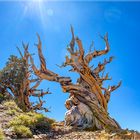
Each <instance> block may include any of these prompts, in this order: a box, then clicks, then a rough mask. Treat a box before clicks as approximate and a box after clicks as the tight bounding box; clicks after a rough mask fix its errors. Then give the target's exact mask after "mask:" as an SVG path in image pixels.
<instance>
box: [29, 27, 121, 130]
mask: <svg viewBox="0 0 140 140" xmlns="http://www.w3.org/2000/svg"><path fill="white" fill-rule="evenodd" d="M71 32H72V39H71V42H70V44H69V45H68V47H67V50H68V52H69V54H70V55H69V56H66V61H65V62H64V63H63V64H62V66H60V67H66V66H71V67H72V69H71V70H70V71H73V72H77V73H78V74H79V78H78V79H77V83H76V84H74V83H72V80H71V78H70V77H63V76H59V75H58V74H56V73H54V72H52V71H50V70H49V69H48V68H47V66H46V61H45V58H44V56H43V53H42V44H41V40H40V37H39V35H38V44H37V48H38V55H39V59H40V69H38V68H37V67H36V66H35V64H34V60H33V57H32V56H31V55H30V60H31V64H32V69H33V70H34V73H35V74H36V75H37V76H38V77H39V78H40V79H46V80H49V81H55V82H58V83H60V84H61V87H62V89H63V92H68V93H69V94H70V96H69V98H68V99H67V100H66V103H65V106H66V108H67V109H68V111H67V112H66V114H65V124H66V125H71V126H74V127H77V128H81V129H95V130H96V129H108V130H114V129H120V126H119V124H118V123H117V122H116V121H115V120H114V119H113V118H111V117H110V116H109V113H108V102H109V100H110V95H111V92H112V91H114V90H115V89H117V88H118V87H119V86H120V85H121V82H119V83H118V85H116V86H108V87H107V88H106V87H104V86H103V82H104V81H106V80H111V79H110V78H109V76H108V74H106V75H105V76H104V74H101V72H103V71H104V69H105V65H106V64H108V63H110V62H111V61H112V59H113V57H110V58H109V59H105V60H104V61H103V62H102V63H99V64H98V66H97V67H92V66H90V65H89V64H90V62H91V61H92V59H93V58H96V57H98V56H102V55H104V54H106V53H108V52H109V50H110V46H109V43H108V35H107V34H106V35H105V36H104V37H102V39H103V40H104V41H105V45H106V47H105V50H100V51H97V50H95V49H94V51H93V52H92V51H90V52H89V53H88V54H85V51H84V48H83V45H82V41H81V40H80V39H79V38H78V37H75V35H74V31H73V28H72V27H71ZM76 46H77V47H78V49H76Z"/></svg>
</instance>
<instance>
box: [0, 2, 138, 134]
mask: <svg viewBox="0 0 140 140" xmlns="http://www.w3.org/2000/svg"><path fill="white" fill-rule="evenodd" d="M71 24H72V25H73V27H74V30H75V34H76V35H78V37H79V38H80V39H81V40H82V41H83V45H84V48H85V50H86V51H88V49H89V46H90V44H91V42H92V40H93V41H94V44H95V48H96V49H103V48H104V42H103V40H102V39H101V38H100V37H99V34H101V35H104V34H105V33H106V32H108V33H109V42H110V46H111V51H110V52H109V54H107V55H106V57H107V58H108V57H109V56H112V55H113V56H115V59H114V61H113V62H112V63H111V64H109V65H107V67H106V72H109V73H110V76H112V77H113V80H112V82H108V83H107V84H116V83H117V82H119V80H122V81H123V84H122V86H121V87H120V88H119V89H118V90H116V91H115V92H113V93H112V96H111V101H110V103H109V113H110V115H111V116H112V117H113V118H115V119H116V120H117V121H118V122H119V123H120V125H121V126H122V127H123V128H129V129H134V130H139V131H140V119H139V117H140V89H139V84H140V82H139V79H140V74H139V72H140V65H139V60H140V46H139V40H140V2H84V1H83V2H80V1H77V2H75V1H72V2H70V1H69V2H68V1H67V2H64V1H63V2H62V1H61V2H60V1H53V2H51V1H45V2H43V1H42V2H41V3H38V2H35V1H22V2H18V1H15V2H8V1H7V2H6V1H5V2H4V1H1V2H0V60H1V61H0V62H1V63H0V68H3V67H4V65H5V62H6V61H7V58H8V57H9V55H11V54H14V55H18V56H19V54H18V51H17V49H16V46H19V47H21V42H22V41H24V42H25V43H28V42H29V44H30V52H32V53H37V50H36V47H35V46H34V43H37V37H36V33H37V32H38V33H39V34H40V36H41V39H42V43H43V52H44V55H45V57H46V59H47V67H48V68H49V69H51V70H53V71H55V72H56V73H59V74H60V75H65V76H71V77H72V79H73V81H75V79H76V77H78V75H77V74H76V73H68V68H64V69H60V68H58V67H57V66H56V65H55V64H61V63H62V62H63V61H64V58H65V57H64V56H65V55H66V54H67V51H66V46H67V44H68V43H69V41H70V39H71V33H70V25H71ZM103 58H104V57H101V58H97V59H94V60H93V62H92V64H95V65H97V63H98V62H99V61H101V60H103ZM34 59H35V62H36V65H37V66H38V67H39V61H38V57H37V55H36V56H34ZM48 87H49V88H50V91H51V92H52V93H53V94H51V95H48V96H46V98H44V100H46V104H45V106H47V107H50V110H51V112H50V113H47V114H46V115H47V116H49V117H53V118H55V119H56V120H63V119H64V113H65V112H66V109H65V107H64V102H65V100H66V99H67V98H68V94H67V93H63V92H62V91H61V87H60V85H59V84H58V83H53V82H48V81H44V82H43V83H42V84H41V88H44V89H45V88H46V89H47V88H48Z"/></svg>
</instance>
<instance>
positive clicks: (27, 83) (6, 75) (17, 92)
mask: <svg viewBox="0 0 140 140" xmlns="http://www.w3.org/2000/svg"><path fill="white" fill-rule="evenodd" d="M23 48H24V53H23V54H22V52H21V51H20V49H19V48H18V50H19V52H20V55H21V58H18V57H17V56H14V55H12V56H11V57H10V58H9V60H8V62H7V63H6V66H5V68H3V69H2V70H1V71H0V93H1V94H3V95H5V94H8V95H9V96H13V99H15V101H16V102H17V104H18V106H19V107H20V108H21V109H22V110H23V111H30V110H45V111H48V110H47V109H46V108H44V107H43V103H44V102H43V101H42V100H41V97H43V96H44V95H46V94H49V92H48V91H46V92H43V90H40V89H37V87H38V86H39V85H40V83H41V81H42V80H41V79H40V78H38V77H37V76H34V77H33V71H32V69H31V64H30V63H29V56H30V55H29V53H28V45H25V44H23ZM30 97H37V98H39V103H35V102H31V101H30Z"/></svg>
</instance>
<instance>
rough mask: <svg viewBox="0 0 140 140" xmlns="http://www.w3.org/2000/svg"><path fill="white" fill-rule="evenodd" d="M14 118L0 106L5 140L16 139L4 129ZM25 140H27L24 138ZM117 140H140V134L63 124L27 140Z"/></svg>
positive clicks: (0, 120)
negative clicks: (82, 128)
mask: <svg viewBox="0 0 140 140" xmlns="http://www.w3.org/2000/svg"><path fill="white" fill-rule="evenodd" d="M13 117H14V115H13V114H12V115H11V112H8V110H7V108H6V107H5V106H3V105H2V104H0V128H1V129H2V130H3V132H4V134H5V136H6V138H5V139H6V140H8V139H9V140H10V139H17V136H16V135H15V134H14V133H13V132H12V130H11V129H8V128H7V127H6V125H7V123H8V122H9V121H10V120H11V119H12V118H13ZM26 139H27V138H26ZM41 139H42V140H56V139H57V140H95V139H97V140H116V139H117V140H118V139H127V140H128V139H131V140H137V139H140V134H139V133H138V132H136V131H130V130H119V131H116V132H106V131H105V130H102V131H99V130H98V131H94V132H93V131H82V130H79V131H77V130H75V129H74V128H71V127H66V126H64V122H57V123H54V124H53V126H52V129H51V130H50V131H48V132H47V131H43V133H42V131H39V130H36V134H33V138H29V140H41ZM0 140H1V139H0Z"/></svg>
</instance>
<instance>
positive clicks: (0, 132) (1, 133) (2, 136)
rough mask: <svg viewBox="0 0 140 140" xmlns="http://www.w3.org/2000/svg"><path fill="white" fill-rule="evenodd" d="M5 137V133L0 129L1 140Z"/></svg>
mask: <svg viewBox="0 0 140 140" xmlns="http://www.w3.org/2000/svg"><path fill="white" fill-rule="evenodd" d="M4 138H5V136H4V133H3V131H2V130H1V129H0V140H4Z"/></svg>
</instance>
